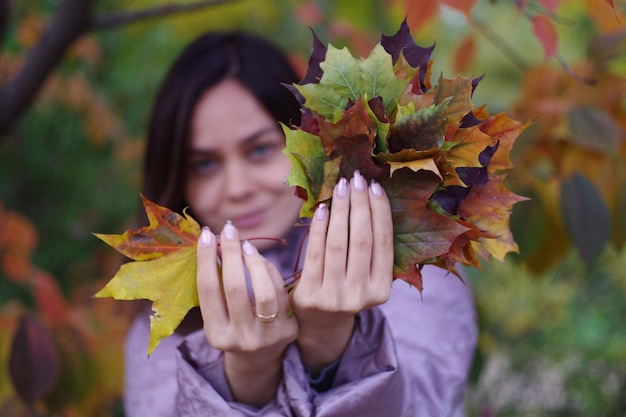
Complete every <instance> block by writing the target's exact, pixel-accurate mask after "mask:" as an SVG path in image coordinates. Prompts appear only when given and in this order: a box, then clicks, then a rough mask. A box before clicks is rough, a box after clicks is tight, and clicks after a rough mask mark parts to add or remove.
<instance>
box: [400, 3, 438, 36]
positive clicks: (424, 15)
mask: <svg viewBox="0 0 626 417" xmlns="http://www.w3.org/2000/svg"><path fill="white" fill-rule="evenodd" d="M404 8H405V10H406V15H407V19H406V20H407V23H408V24H409V27H410V28H411V30H412V31H413V32H417V31H418V30H419V29H421V27H422V25H423V24H424V23H425V22H427V21H428V20H429V19H430V18H432V17H433V16H435V15H436V14H437V13H438V12H439V2H437V1H433V0H404Z"/></svg>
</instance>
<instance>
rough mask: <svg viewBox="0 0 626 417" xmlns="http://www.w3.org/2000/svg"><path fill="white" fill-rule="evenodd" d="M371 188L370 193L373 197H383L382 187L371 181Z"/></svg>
mask: <svg viewBox="0 0 626 417" xmlns="http://www.w3.org/2000/svg"><path fill="white" fill-rule="evenodd" d="M371 187H372V193H373V194H374V195H375V196H378V197H380V196H382V195H383V193H384V192H385V191H384V190H383V187H382V186H381V185H380V184H379V183H377V182H376V181H372V185H371Z"/></svg>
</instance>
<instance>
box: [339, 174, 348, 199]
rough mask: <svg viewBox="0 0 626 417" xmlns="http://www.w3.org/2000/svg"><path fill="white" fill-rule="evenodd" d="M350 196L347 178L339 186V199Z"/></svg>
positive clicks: (340, 181)
mask: <svg viewBox="0 0 626 417" xmlns="http://www.w3.org/2000/svg"><path fill="white" fill-rule="evenodd" d="M347 196H348V181H347V180H346V179H345V178H342V179H340V180H339V184H337V197H341V198H346V197H347Z"/></svg>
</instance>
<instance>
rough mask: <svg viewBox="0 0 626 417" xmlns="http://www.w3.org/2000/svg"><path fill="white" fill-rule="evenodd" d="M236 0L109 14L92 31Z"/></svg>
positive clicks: (210, 0)
mask: <svg viewBox="0 0 626 417" xmlns="http://www.w3.org/2000/svg"><path fill="white" fill-rule="evenodd" d="M233 1H234V0H198V1H196V2H193V3H186V4H162V5H160V6H156V7H150V8H147V9H144V10H139V11H136V12H116V13H109V14H106V15H104V16H100V17H97V18H95V19H94V21H93V24H92V29H94V30H97V29H109V28H112V27H117V26H122V25H127V24H130V23H135V22H137V21H140V20H146V19H151V18H156V17H163V16H169V15H173V14H179V13H184V12H190V11H194V10H200V9H203V8H206V7H209V6H216V5H218V4H222V3H232V2H233Z"/></svg>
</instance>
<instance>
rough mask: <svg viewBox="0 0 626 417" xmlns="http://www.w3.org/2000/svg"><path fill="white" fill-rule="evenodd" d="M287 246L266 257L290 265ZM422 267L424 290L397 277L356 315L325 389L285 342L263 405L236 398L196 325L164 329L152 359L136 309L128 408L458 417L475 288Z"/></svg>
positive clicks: (147, 412) (473, 331)
mask: <svg viewBox="0 0 626 417" xmlns="http://www.w3.org/2000/svg"><path fill="white" fill-rule="evenodd" d="M288 252H289V251H288V250H287V251H285V250H283V253H280V254H278V258H275V257H276V256H277V255H276V254H274V253H267V254H265V255H266V257H268V258H270V259H272V260H273V261H274V262H275V263H277V264H278V265H280V266H281V269H283V271H284V272H287V271H285V268H286V264H288V262H284V260H285V256H289V253H288ZM281 258H282V259H281ZM291 259H294V258H291ZM281 263H282V265H281ZM291 268H293V267H291ZM423 273H424V292H423V294H422V296H420V294H419V292H418V291H417V290H416V289H415V288H411V287H409V285H408V284H406V283H405V282H403V281H400V280H397V281H396V282H394V284H393V288H392V294H391V298H390V300H389V301H388V302H387V303H385V304H384V305H382V306H379V307H375V308H372V309H370V310H367V311H363V312H361V313H360V314H359V316H358V320H357V325H356V328H355V331H354V334H353V337H352V339H351V341H350V344H349V346H348V347H347V349H346V351H345V352H344V355H343V356H342V358H341V359H340V362H339V365H338V367H337V370H336V373H335V376H334V380H333V381H332V385H331V388H330V389H329V390H328V391H325V392H321V393H319V392H317V391H315V390H314V389H313V388H312V387H311V385H310V381H309V377H308V375H307V373H306V371H305V369H304V367H303V365H302V362H301V360H300V357H299V353H298V349H297V347H296V345H295V344H293V345H291V346H289V347H288V349H287V351H286V353H285V357H284V360H283V379H282V382H281V384H280V386H279V389H278V391H277V394H276V398H275V400H274V401H272V402H270V403H269V404H266V405H265V406H263V407H254V406H250V405H246V404H240V403H237V402H234V401H233V400H232V397H231V394H230V392H229V388H228V383H227V381H226V380H225V377H224V366H223V360H222V353H221V352H220V351H218V350H215V349H214V348H212V347H211V346H210V345H209V344H208V342H207V341H206V339H205V338H204V333H203V331H202V330H198V331H195V332H193V333H191V334H189V335H188V336H186V337H183V336H180V335H178V334H174V335H172V336H170V337H169V338H167V339H165V340H164V341H162V342H161V344H160V345H159V346H158V347H157V348H156V349H155V351H154V352H153V354H152V355H151V357H150V358H149V359H148V358H147V355H146V352H147V347H148V339H149V320H148V316H147V314H142V315H138V316H137V318H136V319H135V320H134V322H133V323H132V326H131V328H130V330H129V333H128V337H127V341H126V346H125V355H126V379H125V411H126V415H127V416H128V417H144V416H151V417H161V416H162V417H166V416H167V417H172V416H189V417H196V416H264V417H265V416H298V417H305V416H306V417H309V416H316V417H330V416H355V417H356V416H358V417H370V416H371V417H381V416H383V417H394V416H398V417H462V416H464V415H465V413H464V410H463V392H464V388H465V384H466V379H467V374H468V371H469V368H470V365H471V362H472V359H473V355H474V350H475V346H476V339H477V327H476V317H475V310H474V304H473V300H472V296H471V291H470V288H469V287H468V286H467V285H466V284H464V283H462V282H461V281H460V280H459V279H458V278H456V277H455V276H453V275H448V274H446V272H445V271H443V270H440V269H438V268H434V267H426V268H424V270H423Z"/></svg>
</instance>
